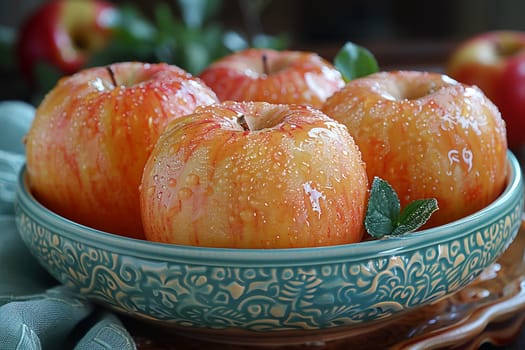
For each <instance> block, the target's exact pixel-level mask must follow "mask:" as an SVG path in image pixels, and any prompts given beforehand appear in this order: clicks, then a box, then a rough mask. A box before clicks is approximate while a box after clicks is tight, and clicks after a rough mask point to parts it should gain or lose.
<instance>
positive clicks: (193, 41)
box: [0, 0, 289, 103]
mask: <svg viewBox="0 0 525 350" xmlns="http://www.w3.org/2000/svg"><path fill="white" fill-rule="evenodd" d="M173 1H174V3H173V5H174V6H171V5H170V4H169V3H167V2H157V3H155V5H154V6H155V7H154V9H153V16H149V17H147V16H146V15H145V14H144V13H143V12H142V11H141V10H140V9H139V8H138V7H137V6H135V5H133V4H129V3H128V4H122V5H119V6H118V11H117V15H116V17H115V18H114V19H113V20H112V22H111V24H110V26H111V28H112V39H111V41H110V43H109V44H108V46H106V47H105V48H104V49H103V50H100V51H98V52H95V53H94V54H93V55H92V56H91V58H90V60H89V62H88V63H87V64H86V67H93V66H103V65H107V64H110V63H114V62H121V61H142V62H150V63H156V62H166V63H169V64H174V65H177V66H179V67H181V68H183V69H185V70H186V71H188V72H190V73H192V74H198V73H199V72H200V71H202V70H203V69H204V68H205V67H206V66H207V65H209V64H210V63H211V62H212V61H214V60H216V59H218V58H220V57H222V56H224V55H227V54H229V53H231V52H234V51H238V50H242V49H245V48H248V47H266V48H273V49H276V50H282V49H284V48H286V47H287V46H288V41H289V40H288V37H287V35H286V34H279V35H276V36H272V35H267V34H265V33H263V32H262V31H261V32H257V33H250V34H249V35H248V34H246V33H244V32H239V31H233V30H230V29H227V28H225V27H224V24H223V23H222V22H221V20H220V18H219V15H220V11H221V9H222V8H223V2H222V1H221V0H173ZM269 1H270V0H239V5H240V7H241V8H242V9H244V10H246V8H248V9H249V11H248V13H246V11H241V14H240V15H244V16H248V17H249V18H244V23H248V24H249V23H250V21H259V19H260V18H259V17H260V16H261V14H262V11H263V10H264V7H265V6H266V5H267V4H268V3H269ZM174 10H178V11H174ZM252 29H253V28H252ZM259 29H260V28H259ZM248 32H250V31H249V30H248ZM15 45H16V33H15V32H14V30H13V29H10V28H5V27H1V28H0V68H1V70H2V71H5V72H12V71H14V70H17V69H18V67H17V66H16V55H15V52H14V50H15ZM35 70H36V79H37V84H36V86H37V91H26V94H28V95H30V96H29V97H28V98H25V99H30V100H31V101H32V102H33V103H38V101H39V100H40V99H41V98H42V97H43V96H44V94H45V93H46V92H47V91H49V90H50V89H51V88H52V87H53V86H54V85H55V84H56V82H57V80H58V79H59V78H60V77H61V76H62V73H61V72H60V70H59V69H58V68H57V67H54V66H52V65H50V64H48V63H46V62H35ZM21 86H23V87H24V88H26V89H27V90H29V86H27V85H26V84H21Z"/></svg>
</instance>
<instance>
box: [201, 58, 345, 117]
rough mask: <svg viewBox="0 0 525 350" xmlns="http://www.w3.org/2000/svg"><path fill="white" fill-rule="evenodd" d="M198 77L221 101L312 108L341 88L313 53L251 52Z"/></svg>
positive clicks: (331, 68)
mask: <svg viewBox="0 0 525 350" xmlns="http://www.w3.org/2000/svg"><path fill="white" fill-rule="evenodd" d="M199 77H200V78H201V79H202V80H204V82H205V83H206V84H207V85H208V86H209V87H211V88H212V90H214V91H215V92H216V93H217V96H218V97H219V99H220V100H221V101H226V100H233V101H264V102H270V103H278V104H279V103H284V104H289V103H295V104H308V105H310V106H312V107H316V108H319V107H320V106H321V105H322V104H323V102H324V101H325V100H326V98H328V97H329V96H330V95H332V94H333V93H334V92H335V91H337V90H339V89H340V88H342V87H343V86H344V84H345V82H344V80H343V77H342V75H341V73H340V72H339V71H338V70H337V69H336V68H335V67H334V66H333V65H332V64H331V63H330V62H328V61H326V60H325V59H323V58H322V57H320V56H319V55H317V54H316V53H312V52H303V51H275V50H270V49H254V48H252V49H246V50H243V51H238V52H235V53H233V54H230V55H228V56H225V57H223V58H221V59H219V60H218V61H215V62H213V63H212V64H210V66H209V67H207V68H206V69H205V70H204V71H202V72H201V74H200V75H199Z"/></svg>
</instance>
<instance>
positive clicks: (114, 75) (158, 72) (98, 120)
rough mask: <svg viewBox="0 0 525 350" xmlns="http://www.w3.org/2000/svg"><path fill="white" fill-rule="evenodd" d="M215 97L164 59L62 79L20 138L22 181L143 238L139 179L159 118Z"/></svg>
mask: <svg viewBox="0 0 525 350" xmlns="http://www.w3.org/2000/svg"><path fill="white" fill-rule="evenodd" d="M216 102H218V100H217V98H216V96H215V94H214V93H213V91H212V90H211V89H209V88H208V87H207V86H205V85H204V84H203V83H202V82H201V81H200V80H199V79H198V78H194V77H192V76H190V75H189V74H188V73H186V72H185V71H183V70H182V69H180V68H178V67H175V66H170V65H167V64H143V63H139V62H125V63H118V64H113V65H110V66H108V67H97V68H90V69H85V70H82V71H80V72H78V73H76V74H74V75H72V76H70V77H67V78H63V79H61V80H60V81H59V82H58V84H57V85H56V86H55V87H54V88H53V89H52V90H51V91H50V92H49V93H48V95H47V96H46V97H45V99H44V100H43V101H42V103H41V104H40V105H39V106H38V108H37V110H36V115H35V119H34V121H33V124H32V125H31V129H30V130H29V132H28V134H27V138H26V153H27V171H28V179H29V186H30V188H31V190H32V192H33V193H34V195H35V196H36V198H37V199H38V200H39V201H40V202H42V204H44V205H45V206H46V207H48V208H49V209H51V210H53V211H55V212H57V213H58V214H60V215H63V216H65V217H67V218H69V219H71V220H73V221H76V222H79V223H81V224H84V225H87V226H91V227H94V228H97V229H101V230H104V231H108V232H112V233H116V234H122V235H127V236H131V237H136V238H143V230H142V224H141V219H140V205H139V185H140V179H141V176H142V171H143V168H144V164H145V163H146V160H147V158H148V156H149V154H150V152H151V150H152V149H153V145H154V144H155V142H156V141H157V138H158V136H159V135H160V133H161V132H162V131H164V128H165V126H166V124H167V123H168V122H169V121H171V120H173V119H175V118H177V117H179V116H181V115H184V114H188V113H191V112H193V110H194V109H195V107H197V106H199V105H206V104H211V103H216Z"/></svg>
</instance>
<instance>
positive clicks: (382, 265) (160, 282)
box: [15, 153, 524, 341]
mask: <svg viewBox="0 0 525 350" xmlns="http://www.w3.org/2000/svg"><path fill="white" fill-rule="evenodd" d="M508 166H509V169H510V175H509V181H508V185H507V187H506V189H505V191H504V193H502V194H501V196H500V197H499V198H498V199H497V200H496V201H494V202H493V203H492V204H490V205H489V206H487V207H486V208H484V209H483V210H481V211H479V212H477V213H475V214H473V215H470V216H468V217H465V218H463V219H461V220H458V221H455V222H453V223H450V224H447V225H444V226H440V227H436V228H433V229H428V230H424V231H420V232H416V233H412V234H408V235H405V236H403V237H397V238H388V239H384V240H376V241H367V242H362V243H358V244H350V245H340V246H331V247H319V248H301V249H277V250H262V249H254V250H249V249H246V250H240V249H223V248H201V247H189V246H177V245H168V244H159V243H153V242H146V241H139V240H134V239H130V238H125V237H121V236H116V235H112V234H108V233H104V232H100V231H96V230H93V229H90V228H87V227H85V226H81V225H78V224H76V223H73V222H71V221H68V220H66V219H64V218H62V217H60V216H58V215H56V214H54V213H52V212H51V211H49V210H47V209H46V208H44V207H43V206H41V205H40V204H39V203H38V202H37V201H36V200H35V199H34V198H33V197H32V195H31V193H29V192H28V188H27V183H26V177H25V171H22V172H21V173H20V176H19V180H18V190H17V201H16V206H15V214H16V220H17V225H18V228H19V231H20V234H21V237H22V239H23V240H24V242H25V243H26V244H27V246H28V247H29V249H30V251H31V252H32V254H34V255H35V256H36V257H37V258H38V259H39V261H40V263H41V264H42V265H43V266H44V267H45V268H46V269H47V270H48V271H49V272H50V273H51V274H52V275H53V276H54V277H55V278H57V279H58V280H59V281H60V282H62V283H64V284H66V285H67V286H69V287H71V288H74V289H76V290H78V291H79V292H81V293H83V294H84V295H86V296H88V297H90V298H92V299H93V300H95V301H97V302H99V303H101V304H103V305H105V306H108V307H111V308H112V309H114V310H117V311H119V312H123V313H126V314H129V315H132V316H134V317H138V318H140V319H144V320H149V321H155V322H156V323H160V324H162V325H165V326H171V327H175V328H181V329H185V330H189V331H191V330H197V331H198V330H206V332H208V333H210V332H211V333H213V332H215V334H221V332H225V331H227V332H232V330H233V331H234V332H235V330H237V331H238V332H241V333H242V334H244V335H246V334H248V335H253V334H257V335H262V336H261V338H263V337H265V336H267V335H268V333H269V332H272V334H275V333H276V332H286V334H292V335H293V334H296V335H300V334H301V332H304V331H305V330H306V331H309V332H311V331H314V332H319V331H325V330H330V332H333V334H334V337H336V334H337V330H339V329H348V327H359V326H362V325H365V324H370V323H371V322H373V321H378V320H384V319H387V318H390V317H392V316H394V315H396V314H400V313H402V312H404V311H407V310H412V309H414V308H416V307H419V306H423V305H426V304H429V303H431V302H435V301H437V300H439V299H442V298H444V297H446V296H449V295H450V294H452V293H454V292H456V291H458V290H460V289H462V288H463V287H465V286H466V285H468V284H469V283H470V282H471V281H472V280H474V279H475V278H476V277H477V276H478V275H479V274H480V273H481V272H482V271H483V270H484V269H485V268H486V267H487V266H489V265H491V264H492V263H493V262H494V261H495V260H496V259H497V258H498V257H499V256H500V255H501V254H502V253H503V252H504V251H505V250H506V248H507V247H508V246H509V244H510V243H511V242H512V241H513V240H514V238H515V236H516V234H517V232H518V230H519V228H520V224H521V218H522V212H523V201H524V196H523V180H522V175H521V170H520V168H519V164H518V161H517V160H516V158H515V157H514V156H513V155H512V153H509V156H508ZM312 334H315V333H312ZM303 341H304V339H303Z"/></svg>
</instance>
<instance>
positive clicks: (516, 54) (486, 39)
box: [446, 30, 525, 150]
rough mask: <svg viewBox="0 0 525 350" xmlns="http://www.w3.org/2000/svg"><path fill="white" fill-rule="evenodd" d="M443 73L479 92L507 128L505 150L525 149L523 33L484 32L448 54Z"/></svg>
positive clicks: (524, 46)
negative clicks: (494, 107) (488, 99)
mask: <svg viewBox="0 0 525 350" xmlns="http://www.w3.org/2000/svg"><path fill="white" fill-rule="evenodd" d="M446 73H447V74H448V75H449V76H451V77H453V78H454V79H457V80H459V81H461V82H463V83H465V84H469V85H477V86H478V87H479V88H481V90H483V92H484V93H485V94H486V95H487V97H488V98H490V99H491V100H492V102H494V103H495V104H496V106H498V108H499V110H500V112H501V114H502V116H503V119H504V120H505V122H506V124H507V137H508V142H509V147H510V148H512V149H514V150H518V149H519V148H520V147H521V146H523V145H525V131H524V130H525V32H520V31H508V30H505V31H493V32H485V33H482V34H478V35H476V36H473V37H471V38H469V39H468V40H465V41H464V42H462V43H461V44H460V45H458V47H456V48H455V49H454V50H453V52H452V53H451V54H450V57H449V60H448V63H447V67H446Z"/></svg>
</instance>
